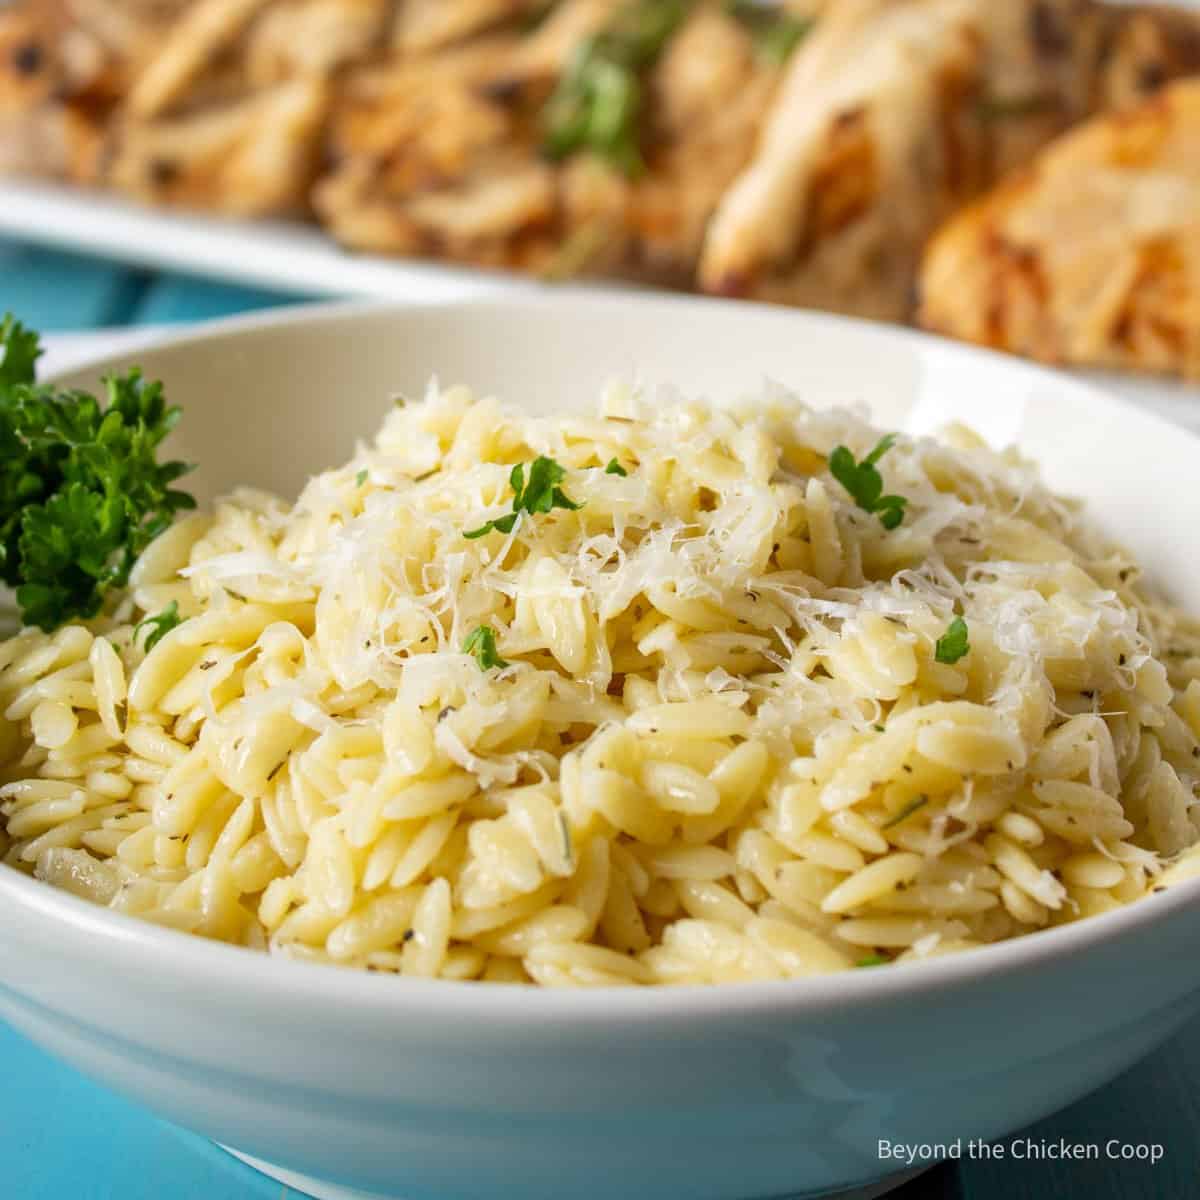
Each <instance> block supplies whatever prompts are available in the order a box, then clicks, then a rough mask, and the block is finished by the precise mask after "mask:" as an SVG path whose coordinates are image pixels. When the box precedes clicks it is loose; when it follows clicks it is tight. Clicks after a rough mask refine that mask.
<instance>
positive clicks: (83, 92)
mask: <svg viewBox="0 0 1200 1200" xmlns="http://www.w3.org/2000/svg"><path fill="white" fill-rule="evenodd" d="M187 3H188V0H27V2H24V3H20V4H16V5H12V6H10V7H7V8H0V173H22V174H34V175H48V176H52V177H57V178H65V179H69V180H71V181H72V182H75V183H82V184H90V183H94V182H96V180H97V178H98V176H99V173H100V170H101V166H102V162H103V147H104V141H105V136H106V133H107V130H108V126H109V122H110V120H111V119H112V115H113V112H114V110H115V109H116V107H117V105H118V104H119V103H120V102H121V100H122V99H123V97H124V96H125V94H126V93H127V92H128V90H129V87H130V86H131V83H132V80H133V79H134V78H135V77H136V75H137V73H138V71H139V70H140V69H141V66H142V64H143V63H145V62H146V61H148V60H149V59H150V58H151V56H152V55H153V53H154V51H155V49H156V48H157V47H158V46H159V45H161V44H162V41H163V38H164V37H165V36H166V32H167V29H168V28H169V26H170V23H171V22H172V21H174V20H175V19H176V18H177V17H178V16H179V14H180V13H181V12H182V11H183V10H184V9H185V8H186V7H187Z"/></svg>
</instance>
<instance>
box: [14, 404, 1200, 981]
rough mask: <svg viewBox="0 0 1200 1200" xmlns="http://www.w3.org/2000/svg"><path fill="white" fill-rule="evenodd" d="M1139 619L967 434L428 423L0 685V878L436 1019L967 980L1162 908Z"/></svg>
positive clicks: (1171, 699) (1141, 614)
mask: <svg viewBox="0 0 1200 1200" xmlns="http://www.w3.org/2000/svg"><path fill="white" fill-rule="evenodd" d="M838 447H845V449H844V450H841V451H839V452H838V453H837V454H835V453H834V451H835V449H837V448H838ZM872 447H875V454H874V455H872V454H871V450H872ZM518 466H520V470H515V469H514V468H517V467H518ZM868 468H869V469H868ZM872 470H873V471H875V472H876V476H872V475H871V473H870V472H871V471H872ZM855 471H857V472H860V474H859V475H857V476H854V475H853V474H852V472H855ZM880 474H881V475H882V477H883V478H884V479H886V491H887V492H888V495H883V496H881V495H880V489H879V487H878V486H877V483H878V479H877V476H878V475H880ZM1148 597H1149V592H1148V591H1146V590H1145V589H1143V587H1142V585H1141V583H1140V581H1139V578H1138V570H1137V567H1136V566H1135V564H1134V563H1133V562H1132V561H1131V559H1130V558H1129V557H1128V556H1127V555H1126V554H1124V553H1123V552H1122V551H1121V550H1120V549H1118V548H1116V547H1114V546H1112V545H1110V544H1109V543H1108V542H1106V541H1105V540H1104V539H1103V538H1102V537H1101V536H1099V535H1098V534H1097V533H1096V532H1095V531H1094V530H1093V529H1092V528H1091V527H1090V526H1089V525H1088V524H1087V522H1086V521H1085V520H1084V519H1083V518H1082V517H1081V514H1080V513H1079V512H1078V511H1077V509H1076V507H1075V506H1074V505H1072V504H1070V503H1068V502H1066V501H1063V500H1060V499H1058V498H1056V497H1055V496H1053V495H1051V494H1050V493H1048V492H1047V491H1046V490H1045V489H1044V488H1043V487H1042V486H1041V485H1040V484H1039V482H1038V480H1037V477H1036V474H1035V473H1034V471H1033V470H1032V468H1031V467H1030V466H1029V465H1028V464H1027V463H1025V462H1023V461H1022V460H1020V459H1019V458H1018V457H1017V456H1016V455H1015V454H1013V453H1004V454H1000V453H996V452H993V451H991V450H989V449H987V448H986V447H985V446H984V445H983V444H982V443H981V442H980V441H979V440H978V439H976V438H975V437H974V436H972V435H971V434H970V433H969V432H967V431H965V430H963V429H953V430H951V431H949V432H948V434H947V435H946V437H945V438H944V439H942V440H933V439H924V438H922V439H912V438H906V437H899V438H898V439H896V441H895V443H894V444H891V443H890V442H887V441H884V442H880V433H879V431H877V430H874V429H872V428H870V427H869V426H868V425H867V424H866V423H865V422H864V421H863V420H861V419H860V418H859V417H858V416H856V415H854V414H851V413H847V412H813V411H810V410H808V409H807V408H805V407H803V406H802V405H801V404H799V403H798V402H797V401H795V400H794V399H792V398H790V397H789V396H787V395H784V394H775V393H773V394H770V395H768V396H766V397H763V398H759V399H757V400H756V401H755V402H754V403H753V404H747V405H745V406H743V407H741V408H735V409H731V410H713V409H709V408H707V407H703V406H701V405H697V404H686V403H680V402H677V401H674V400H670V399H669V398H663V397H659V398H649V397H645V396H642V395H640V394H639V393H637V392H636V391H635V390H632V389H628V388H624V387H613V388H611V389H609V390H608V392H607V393H606V395H605V396H604V398H603V400H602V403H601V405H600V408H599V410H598V412H597V414H596V415H595V416H594V417H586V418H563V419H555V420H546V419H535V418H532V417H529V416H527V415H525V414H523V413H522V412H521V411H520V410H519V409H516V408H510V407H506V406H504V405H502V404H500V403H498V402H496V401H494V400H490V399H484V400H477V399H475V398H474V397H473V396H471V395H470V394H468V393H467V392H466V391H464V390H462V389H450V390H438V389H437V388H432V389H431V390H430V392H429V394H428V395H427V397H426V398H425V399H424V400H423V401H420V402H413V403H403V404H398V405H397V407H396V408H395V410H394V411H392V412H390V413H389V415H388V417H387V419H386V421H385V423H384V426H383V429H382V431H381V433H380V435H379V437H378V439H377V440H376V442H375V443H374V444H373V445H372V446H370V447H365V448H363V449H361V450H360V452H359V453H358V454H357V455H356V456H355V457H354V459H353V461H351V462H350V463H348V464H347V465H346V466H344V467H341V468H339V469H337V470H333V471H329V472H327V473H325V474H323V475H319V476H317V477H316V478H315V479H313V480H312V481H311V482H310V483H309V485H308V486H307V488H306V489H305V490H304V492H303V494H302V495H301V497H300V498H299V500H298V501H297V502H296V503H295V504H294V505H291V504H287V503H284V502H283V501H280V500H278V499H276V498H274V497H272V496H268V495H264V494H262V493H259V492H255V491H241V492H238V493H236V494H234V495H233V496H231V497H230V498H228V499H227V500H224V501H223V502H221V503H219V504H218V505H217V506H216V508H215V511H214V512H212V513H211V514H207V515H194V516H188V517H186V518H185V519H183V520H181V521H179V522H177V523H176V524H175V525H174V526H173V527H172V528H171V529H170V530H169V531H168V532H167V533H165V534H163V535H162V536H161V537H160V538H159V539H158V540H157V541H156V542H154V543H153V544H152V545H151V547H150V548H149V550H147V551H146V552H145V554H144V555H143V556H142V558H141V560H140V561H139V563H138V565H137V567H136V568H135V571H134V574H133V577H132V580H131V588H130V591H129V592H128V593H127V595H126V597H125V598H124V599H123V600H122V601H121V602H120V603H119V604H118V606H117V607H116V608H115V610H114V611H111V612H109V613H107V614H106V615H104V616H102V617H100V618H98V619H97V620H95V621H91V622H88V623H85V624H81V623H78V622H75V623H72V624H68V625H66V626H64V627H63V628H61V629H59V630H58V631H57V632H55V633H52V634H46V633H42V632H39V631H37V630H29V629H26V630H24V631H22V632H21V633H19V634H18V635H17V636H16V637H14V638H12V639H11V640H9V641H7V642H5V643H3V644H0V705H2V708H0V711H2V712H3V723H0V762H3V764H4V765H3V768H2V772H3V774H2V775H0V779H2V780H3V787H2V788H0V814H2V817H0V854H2V855H3V857H4V860H5V861H6V862H7V863H8V864H10V865H11V866H15V867H17V868H19V869H22V870H25V871H29V872H32V873H34V874H36V875H37V876H38V877H39V878H41V879H44V880H47V881H49V882H51V883H54V884H57V885H59V886H61V887H64V888H66V889H68V890H69V891H72V892H74V893H75V894H77V895H79V896H83V897H86V898H88V899H90V900H93V901H95V902H96V903H98V904H103V905H106V906H108V907H109V908H111V909H114V910H116V911H119V912H124V913H132V914H136V915H138V916H141V917H143V918H146V919H148V920H151V921H155V922H158V923H160V924H164V925H168V926H172V927H174V928H177V929H181V930H187V931H190V932H193V933H197V934H201V935H203V936H205V937H209V938H217V939H223V940H226V941H230V942H235V943H241V944H244V945H247V946H251V947H257V948H261V949H264V950H270V951H272V952H276V953H279V954H284V955H288V956H291V957H295V958H302V959H308V960H318V961H323V962H326V961H327V962H335V963H342V964H346V965H349V966H356V967H361V968H367V969H373V970H379V971H388V972H397V973H400V974H404V975H413V976H427V977H435V976H436V977H442V978H446V979H456V980H472V979H475V980H487V981H495V982H528V981H532V982H535V983H539V984H545V985H581V984H582V985H587V984H656V983H696V982H725V981H733V980H747V979H777V978H784V977H792V976H803V975H811V974H818V973H825V972H831V971H838V970H842V969H846V968H853V967H855V966H856V965H866V964H875V963H879V962H888V961H892V960H895V959H910V958H916V957H924V956H929V955H934V954H941V953H944V952H947V951H952V950H958V949H962V948H965V947H969V946H975V945H979V944H982V943H988V942H995V941H998V940H1000V939H1004V938H1009V937H1013V936H1016V935H1019V934H1025V933H1029V932H1032V931H1034V930H1037V929H1040V928H1043V927H1045V926H1048V925H1054V924H1057V923H1061V922H1066V921H1072V920H1075V919H1077V918H1079V917H1084V916H1089V915H1092V914H1096V913H1103V912H1105V911H1107V910H1109V909H1111V908H1114V907H1116V906H1118V905H1121V904H1125V903H1128V902H1130V901H1133V900H1137V899H1138V898H1140V897H1142V896H1144V895H1146V894H1147V893H1148V892H1150V891H1152V890H1154V889H1155V888H1158V887H1161V886H1165V885H1167V884H1169V883H1170V881H1171V879H1172V878H1178V877H1182V876H1186V875H1187V874H1189V873H1194V872H1195V871H1196V870H1197V869H1198V866H1200V860H1197V859H1196V858H1192V857H1189V856H1188V855H1187V853H1186V852H1187V851H1188V849H1189V848H1190V847H1191V846H1192V845H1193V843H1194V842H1195V841H1196V839H1197V834H1198V831H1200V810H1198V809H1197V807H1196V800H1195V787H1196V784H1197V781H1198V780H1200V741H1198V735H1200V681H1198V678H1197V677H1198V676H1200V626H1198V625H1197V623H1196V622H1194V621H1192V620H1190V619H1188V618H1185V617H1183V616H1181V615H1180V614H1178V613H1177V612H1175V611H1174V610H1172V609H1170V608H1169V607H1167V606H1165V605H1162V604H1158V603H1154V602H1152V601H1151V600H1150V599H1149V598H1148ZM170 605H175V606H176V608H175V609H174V610H171V611H172V612H174V613H177V615H178V616H179V617H182V618H184V619H183V620H182V622H181V623H179V624H178V625H176V626H175V627H174V628H171V629H170V630H169V631H168V632H165V635H164V636H161V638H160V639H148V638H147V636H146V634H145V632H144V630H143V631H139V630H138V628H137V627H138V625H139V622H141V621H142V620H143V619H144V618H145V617H146V616H147V615H148V614H155V613H159V612H161V611H162V610H164V609H166V608H168V607H169V606H170ZM148 640H152V641H154V642H155V644H153V646H152V648H151V649H150V650H149V652H147V651H146V648H145V647H146V644H147V641H148Z"/></svg>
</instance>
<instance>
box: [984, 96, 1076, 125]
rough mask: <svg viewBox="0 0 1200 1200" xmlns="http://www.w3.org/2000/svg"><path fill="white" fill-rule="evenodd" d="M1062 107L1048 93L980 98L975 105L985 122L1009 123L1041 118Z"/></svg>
mask: <svg viewBox="0 0 1200 1200" xmlns="http://www.w3.org/2000/svg"><path fill="white" fill-rule="evenodd" d="M1060 107H1061V105H1060V103H1059V101H1058V100H1057V99H1056V98H1055V97H1054V96H1052V95H1050V94H1048V93H1046V92H1030V93H1029V94H1028V95H1025V96H980V97H979V99H978V100H977V101H976V103H975V115H976V116H977V117H978V118H979V119H980V120H981V121H984V122H990V121H1009V120H1016V119H1018V118H1020V117H1034V116H1040V115H1042V114H1043V113H1048V112H1054V111H1055V110H1056V109H1058V108H1060Z"/></svg>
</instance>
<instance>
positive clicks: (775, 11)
mask: <svg viewBox="0 0 1200 1200" xmlns="http://www.w3.org/2000/svg"><path fill="white" fill-rule="evenodd" d="M725 8H726V11H727V12H728V13H729V14H730V16H732V17H736V18H737V20H739V21H740V22H741V23H742V24H743V25H745V26H746V28H747V30H749V32H750V33H751V35H752V36H753V38H754V44H755V48H756V49H757V50H758V53H759V54H760V55H761V56H762V57H763V58H764V59H765V60H766V61H767V62H769V63H772V64H773V65H775V66H782V65H783V64H784V63H785V62H787V60H788V59H789V58H791V56H792V51H793V50H795V49H796V47H797V46H798V45H800V43H801V42H802V41H804V39H805V38H806V37H808V35H809V34H810V33H811V32H812V28H813V25H815V24H816V22H815V21H813V20H812V19H811V18H810V17H800V16H797V15H796V14H795V13H789V12H786V11H784V10H783V9H781V8H777V7H775V6H773V5H767V4H761V3H756V2H755V0H727V3H726V5H725Z"/></svg>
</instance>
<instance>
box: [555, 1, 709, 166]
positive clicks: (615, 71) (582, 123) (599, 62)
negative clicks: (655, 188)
mask: <svg viewBox="0 0 1200 1200" xmlns="http://www.w3.org/2000/svg"><path fill="white" fill-rule="evenodd" d="M692 4H693V0H627V2H626V3H625V4H623V5H622V6H621V7H620V8H619V9H618V10H617V12H616V14H615V16H614V17H613V19H612V20H611V22H610V23H609V25H608V27H607V28H606V29H603V30H601V31H600V32H599V33H597V34H595V35H593V36H592V37H590V38H587V39H586V40H585V41H584V42H582V43H581V44H580V46H579V48H578V49H577V50H576V51H575V54H574V55H573V56H572V58H571V61H570V63H569V64H568V66H567V69H566V71H565V72H564V73H563V76H562V78H561V79H560V80H559V83H558V86H557V87H556V88H555V89H554V93H553V94H552V95H551V97H550V99H549V101H548V102H547V104H546V108H545V111H544V112H543V114H542V122H543V129H544V140H543V143H542V149H543V151H544V152H545V154H546V156H547V157H548V158H550V159H552V160H554V161H556V162H557V161H560V160H562V159H564V158H569V157H570V156H571V155H572V154H576V153H578V152H580V151H584V150H588V151H591V152H592V153H593V154H596V155H598V156H599V157H600V158H602V159H604V160H605V161H607V162H608V163H609V165H610V166H613V167H615V168H616V169H617V170H618V171H620V172H621V173H622V174H623V175H627V176H630V177H633V176H636V175H640V174H641V173H642V171H643V170H644V169H645V162H644V160H643V158H642V148H641V128H640V126H641V116H642V107H643V99H644V89H643V84H642V77H643V76H644V74H645V72H646V71H648V70H649V69H650V67H652V66H653V65H654V63H655V61H656V60H657V59H658V57H659V55H660V54H661V53H662V51H663V48H664V47H665V46H666V44H667V42H668V41H670V39H671V36H672V35H673V34H674V33H675V31H676V30H677V29H678V28H679V26H680V25H681V24H682V22H683V20H684V18H685V17H686V16H687V14H688V12H689V11H690V9H691V8H692Z"/></svg>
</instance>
